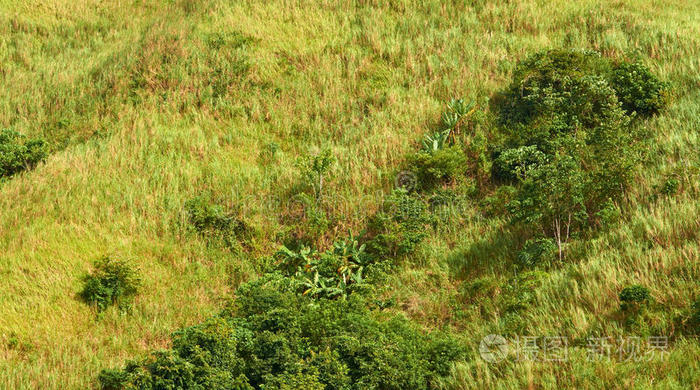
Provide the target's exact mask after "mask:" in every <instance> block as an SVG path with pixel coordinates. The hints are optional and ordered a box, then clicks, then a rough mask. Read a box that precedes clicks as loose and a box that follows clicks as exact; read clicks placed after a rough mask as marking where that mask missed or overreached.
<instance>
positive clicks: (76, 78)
mask: <svg viewBox="0 0 700 390" xmlns="http://www.w3.org/2000/svg"><path fill="white" fill-rule="evenodd" d="M0 22H1V23H0V59H1V62H0V77H1V78H2V82H3V85H4V88H3V91H2V92H1V93H0V128H11V129H13V130H16V131H19V132H21V133H23V134H26V135H27V136H30V137H43V138H44V139H46V141H47V142H48V148H49V152H50V153H49V157H48V158H47V159H46V161H45V162H44V163H42V164H39V165H38V166H37V167H36V168H34V169H32V170H29V171H26V172H23V173H20V174H17V175H14V176H12V177H9V178H4V179H1V181H0V388H17V389H21V388H56V389H58V388H61V389H69V388H86V387H89V386H91V385H94V384H95V380H96V377H97V374H98V373H99V372H100V370H101V369H104V368H108V367H115V366H120V365H122V364H123V363H124V361H126V360H127V359H131V358H135V357H138V356H142V355H144V354H146V353H147V352H148V351H150V350H153V349H159V348H165V347H167V346H168V345H169V340H170V334H171V333H172V332H173V331H175V330H177V329H179V328H181V327H183V326H189V325H192V324H197V323H200V322H201V321H203V320H204V319H205V318H207V317H209V316H210V315H212V314H214V313H217V312H219V311H220V310H221V309H222V307H224V303H225V301H226V300H227V298H229V297H230V296H231V294H232V292H233V291H234V290H235V288H236V287H238V286H239V285H240V284H241V283H242V282H244V281H247V280H251V279H252V278H255V277H256V276H257V275H259V274H260V273H261V272H262V269H263V268H264V267H263V263H264V262H265V260H264V259H265V258H266V256H269V255H271V254H272V253H274V252H275V251H276V250H277V249H278V248H279V246H280V245H281V244H282V243H284V242H285V241H286V240H287V239H288V238H289V237H290V236H293V235H294V234H298V233H299V232H300V231H303V230H305V229H306V226H305V225H300V224H295V223H294V221H295V220H294V215H293V213H292V211H290V206H289V203H290V202H289V199H290V194H293V193H294V192H295V189H296V188H297V186H298V185H299V172H298V168H297V165H296V161H297V158H298V157H299V156H303V155H309V154H314V153H316V152H318V151H319V150H322V149H325V148H329V149H330V150H331V151H332V153H333V155H334V156H335V158H336V159H337V161H336V162H335V164H334V165H333V166H332V168H331V171H332V172H331V175H330V179H329V180H328V181H327V183H326V184H325V188H324V191H325V193H326V194H330V195H328V196H329V199H328V202H327V203H328V207H327V212H328V214H329V215H331V223H330V225H329V227H328V230H327V231H324V233H323V234H320V235H318V236H317V237H314V245H316V246H317V247H319V248H322V249H325V248H327V247H328V246H329V245H330V244H331V243H332V242H333V240H334V239H335V238H337V237H341V236H344V235H346V234H347V232H348V231H350V232H352V233H354V234H357V233H359V231H360V230H361V229H362V227H363V226H364V224H365V218H366V217H367V216H368V215H370V214H371V212H372V211H373V210H376V209H377V207H379V203H380V200H381V199H380V197H379V196H377V195H376V194H382V193H387V192H388V191H389V190H390V189H391V188H392V187H393V186H394V178H395V176H396V173H397V172H398V171H399V170H400V169H401V167H402V164H403V162H404V160H405V157H406V156H407V154H409V153H411V152H412V151H414V150H416V149H417V148H418V144H419V143H420V140H421V138H422V136H423V135H424V134H426V133H428V132H432V131H434V130H436V128H437V126H438V123H439V120H440V115H441V113H442V112H443V110H444V108H445V103H446V102H447V101H449V100H450V99H452V98H455V97H464V98H465V99H466V100H474V101H476V102H478V110H479V112H486V111H487V110H488V99H489V97H491V96H492V95H493V94H494V93H495V92H496V91H498V90H500V89H502V88H504V87H505V86H506V85H507V84H508V83H509V80H510V76H511V73H512V71H513V69H514V67H515V65H516V64H517V62H518V61H519V60H522V59H523V58H525V57H527V56H528V55H529V54H531V53H533V52H537V51H539V50H543V49H548V48H561V47H564V48H587V49H594V50H597V51H599V52H601V53H602V54H603V55H604V56H610V57H628V58H637V59H639V60H640V61H641V62H642V63H644V64H645V65H646V66H648V67H649V68H650V69H651V70H652V71H653V72H654V73H655V74H656V75H658V76H659V77H660V78H661V79H663V80H665V81H667V82H668V83H669V84H670V89H671V91H672V99H671V102H670V104H669V106H668V107H667V108H666V109H665V110H664V111H663V112H662V113H660V114H659V115H658V116H656V117H654V118H651V119H649V120H647V121H646V122H644V126H647V128H648V129H649V130H650V132H651V133H652V134H653V142H652V143H650V144H649V146H648V148H649V149H648V156H649V157H648V159H647V161H646V163H645V164H644V166H643V167H642V168H640V170H639V172H637V174H636V178H635V180H634V185H633V188H632V190H631V191H630V192H628V193H627V195H626V198H625V200H624V201H623V202H621V203H620V208H621V209H622V210H623V211H624V212H623V220H622V222H621V223H619V224H616V225H614V226H613V227H611V228H610V229H609V230H607V231H604V232H601V233H599V234H597V235H595V236H594V237H592V238H590V239H586V240H577V241H575V242H574V243H572V245H571V249H570V253H571V255H570V256H569V258H568V259H567V260H566V261H565V262H564V263H563V264H557V265H556V266H553V267H550V268H547V269H546V270H544V271H543V272H542V273H541V275H540V279H539V281H538V282H537V283H535V285H534V287H532V291H531V293H532V295H533V298H532V300H531V301H529V303H528V307H527V308H525V309H523V310H521V311H520V312H519V314H518V318H517V321H518V323H517V324H516V325H513V324H512V323H509V322H508V321H507V320H505V318H506V316H504V313H503V308H502V305H501V302H502V301H503V300H504V299H506V298H507V297H508V294H509V292H508V291H510V290H509V289H512V286H511V283H512V280H513V277H514V273H513V267H512V264H513V262H514V260H515V257H516V252H517V250H518V248H519V246H520V245H521V244H522V242H520V241H519V239H518V234H517V232H514V231H513V230H512V229H510V228H509V224H508V222H507V218H506V217H504V216H495V217H491V216H488V215H485V213H484V211H483V210H484V207H483V199H482V198H479V197H477V198H470V199H468V200H467V201H465V203H464V204H463V205H462V206H463V208H462V209H461V210H460V213H459V215H457V216H455V217H453V218H451V219H450V220H449V223H445V224H443V225H440V226H438V227H437V228H435V229H434V230H432V231H430V232H429V234H428V238H427V239H426V240H425V241H424V242H423V243H422V244H421V245H420V246H419V248H418V249H417V251H416V252H414V253H412V254H411V255H410V256H408V257H407V258H405V259H403V260H402V261H401V263H400V265H399V266H398V267H397V268H396V269H395V270H394V271H393V272H392V274H391V276H390V278H389V280H388V281H387V282H386V283H387V286H389V287H388V288H387V291H388V292H386V293H385V294H386V297H387V299H388V298H392V299H393V300H394V301H395V302H396V305H395V308H394V309H392V310H394V311H396V312H399V313H404V314H405V315H406V316H407V317H408V318H410V319H411V320H413V321H415V322H417V323H418V324H420V325H421V326H423V327H424V328H425V329H431V330H432V329H448V330H450V331H452V332H453V333H454V334H456V335H459V337H460V338H461V340H462V342H463V343H464V345H465V347H466V348H467V349H468V350H469V351H470V354H469V358H468V359H467V360H465V361H463V362H460V363H458V364H457V365H456V367H455V369H454V370H453V373H452V376H451V378H449V379H448V380H447V382H448V383H447V384H446V387H448V388H457V389H462V388H464V389H466V388H475V387H479V388H483V387H486V388H523V387H531V388H557V387H567V386H568V387H572V388H573V387H576V388H597V387H608V388H614V387H618V388H629V387H634V386H638V387H642V388H645V387H646V388H652V387H658V388H689V387H700V366H699V363H698V362H700V359H698V357H699V356H700V346H699V345H698V342H697V340H695V339H693V338H692V337H688V332H685V331H684V330H683V329H682V328H683V326H684V322H683V318H685V317H687V313H688V311H689V310H690V306H691V304H692V302H694V300H695V299H696V297H697V296H698V294H700V286H698V282H697V281H698V279H699V278H700V262H699V261H700V258H699V257H700V256H699V255H700V197H699V195H700V176H698V172H699V171H700V153H699V151H700V121H699V120H698V119H699V118H700V5H698V4H696V3H694V2H692V1H690V2H687V1H668V2H663V3H662V2H656V1H648V0H640V1H615V2H608V1H581V2H575V3H574V2H570V1H554V2H542V1H540V2H538V1H529V0H522V1H511V2H505V3H503V4H500V3H499V4H496V3H493V2H486V1H471V2H459V1H455V2H442V1H392V2H387V3H386V4H385V3H384V2H372V1H358V2H352V1H345V2H340V1H339V2H330V1H323V2H317V1H300V2H289V1H284V2H281V1H267V2H252V1H244V2H226V1H218V0H201V1H195V0H172V1H165V0H163V1H133V2H117V1H112V2H103V1H84V2H72V1H65V0H52V1H41V2H40V1H24V2H15V1H9V0H0ZM271 151H275V152H274V153H273V152H271ZM669 178H675V179H676V180H677V181H678V190H677V192H675V194H670V195H666V194H663V193H662V191H660V188H661V187H662V186H663V185H664V183H666V182H667V181H668V179H669ZM203 194H204V195H205V196H207V197H209V198H211V199H213V200H214V201H215V202H216V203H218V204H221V205H224V206H225V208H226V209H229V210H233V211H235V213H237V214H238V215H240V216H243V217H244V218H245V219H246V222H247V223H248V224H249V225H250V226H251V227H252V230H253V231H254V234H253V235H252V238H251V239H250V242H249V243H248V244H247V246H246V248H244V249H243V250H231V249H228V248H226V247H224V246H221V245H212V244H211V243H207V240H206V239H203V238H202V237H200V236H198V235H197V234H195V233H193V232H192V231H191V230H190V229H188V227H187V220H186V215H185V212H184V211H183V206H184V204H185V202H186V201H187V200H189V199H192V198H195V197H197V196H200V195H203ZM486 195H490V194H489V193H486V194H485V195H484V196H486ZM103 255H112V256H115V257H119V258H124V259H129V260H131V261H132V262H133V263H136V264H138V265H139V268H140V269H141V274H142V277H143V289H142V292H141V293H140V294H139V295H138V296H137V297H136V300H135V302H134V305H133V307H132V309H131V310H130V311H129V312H128V313H120V311H119V310H117V309H115V308H112V309H109V310H107V311H105V312H104V313H103V314H101V315H100V316H99V318H97V315H96V312H95V310H94V308H92V307H89V306H88V305H85V304H84V303H83V302H81V301H80V300H79V299H78V298H77V294H78V292H79V291H80V289H81V286H82V280H81V278H82V277H83V275H85V274H86V273H87V272H88V271H89V270H90V269H91V267H92V262H93V260H95V259H97V258H99V257H101V256H103ZM632 284H642V285H645V286H647V287H648V288H649V289H650V291H651V295H652V297H653V299H654V301H655V302H656V305H657V307H656V308H655V310H654V312H653V313H652V314H651V318H650V319H649V324H650V325H649V326H650V328H649V329H647V330H646V332H647V333H644V332H642V334H653V335H667V336H668V337H669V340H670V342H669V346H668V350H667V351H668V353H667V354H666V355H665V356H664V357H663V359H661V360H652V361H650V362H646V361H642V362H634V361H616V360H612V361H601V362H588V361H587V360H586V349H585V348H583V347H577V348H572V349H571V353H570V355H571V356H570V359H569V361H568V362H566V363H552V362H515V361H505V362H502V363H499V364H489V363H487V362H485V361H483V360H482V359H480V357H479V354H478V346H479V342H480V340H481V339H482V338H483V337H484V336H486V335H487V334H491V333H494V334H504V335H510V336H513V335H539V336H546V335H563V336H566V337H567V338H568V339H570V340H585V339H586V337H588V336H590V335H592V334H606V335H610V336H613V337H626V336H630V335H635V334H637V333H635V331H634V330H630V328H629V327H628V326H627V325H626V324H625V321H624V318H622V317H621V314H620V310H619V306H620V301H619V299H618V294H619V293H620V291H621V290H622V288H623V287H625V286H627V285H632ZM516 288H517V286H516ZM601 383H602V384H601Z"/></svg>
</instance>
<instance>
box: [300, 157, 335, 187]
mask: <svg viewBox="0 0 700 390" xmlns="http://www.w3.org/2000/svg"><path fill="white" fill-rule="evenodd" d="M334 163H335V157H334V156H333V154H332V153H331V151H330V149H324V150H323V151H321V152H320V153H318V154H316V155H309V156H304V157H302V158H300V159H299V160H298V161H297V167H298V168H299V171H300V172H301V176H302V179H303V180H304V181H305V183H306V184H308V185H310V186H311V187H313V189H314V194H315V196H316V199H319V198H320V197H321V195H323V184H324V182H325V180H326V177H327V176H328V175H329V174H330V169H331V167H332V166H333V164H334Z"/></svg>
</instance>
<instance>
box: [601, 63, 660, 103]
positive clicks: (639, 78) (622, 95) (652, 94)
mask: <svg viewBox="0 0 700 390" xmlns="http://www.w3.org/2000/svg"><path fill="white" fill-rule="evenodd" d="M611 85H612V87H613V88H614V89H615V92H616V93H617V96H618V99H619V100H620V102H621V103H622V108H624V109H625V111H627V112H628V113H630V114H631V113H633V112H636V113H637V114H639V115H642V116H649V115H653V114H656V113H658V112H659V110H661V109H662V108H663V107H664V106H665V105H666V102H667V94H668V85H667V84H666V83H664V82H662V81H661V80H659V78H658V77H656V76H655V75H654V74H653V73H651V71H650V70H649V68H647V67H646V66H644V65H643V64H641V63H638V62H636V63H629V62H622V63H620V64H619V65H617V66H616V67H615V68H614V69H613V75H612V79H611Z"/></svg>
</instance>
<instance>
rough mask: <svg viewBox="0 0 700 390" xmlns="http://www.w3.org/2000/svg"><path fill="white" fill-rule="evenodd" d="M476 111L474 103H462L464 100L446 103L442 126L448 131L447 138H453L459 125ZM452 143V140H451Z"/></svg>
mask: <svg viewBox="0 0 700 390" xmlns="http://www.w3.org/2000/svg"><path fill="white" fill-rule="evenodd" d="M475 109H476V103H475V102H474V101H469V102H468V103H465V102H464V99H452V100H450V102H449V103H447V110H445V112H443V113H442V124H443V126H444V127H445V128H446V129H448V130H450V131H451V132H450V133H448V136H450V135H451V136H453V137H454V133H455V132H458V131H459V124H460V123H461V122H462V120H463V119H464V118H466V117H468V116H469V115H470V114H471V113H472V112H474V110H475ZM453 141H454V140H453Z"/></svg>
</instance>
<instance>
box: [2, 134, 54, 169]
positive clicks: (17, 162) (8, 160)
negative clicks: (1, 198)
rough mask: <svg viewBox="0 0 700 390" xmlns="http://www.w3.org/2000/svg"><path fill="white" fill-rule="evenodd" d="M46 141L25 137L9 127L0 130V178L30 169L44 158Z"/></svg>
mask: <svg viewBox="0 0 700 390" xmlns="http://www.w3.org/2000/svg"><path fill="white" fill-rule="evenodd" d="M46 154H47V147H46V142H44V140H42V139H27V137H26V136H24V135H22V134H20V133H18V132H16V131H12V130H9V129H3V130H0V179H2V178H5V177H10V176H12V175H14V174H16V173H19V172H22V171H24V170H26V169H32V168H33V167H34V166H36V164H38V163H39V162H41V161H43V160H44V159H45V158H46Z"/></svg>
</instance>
